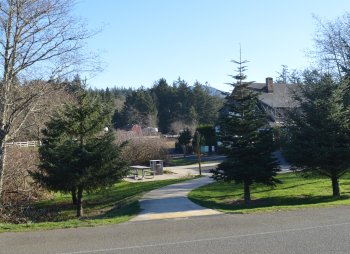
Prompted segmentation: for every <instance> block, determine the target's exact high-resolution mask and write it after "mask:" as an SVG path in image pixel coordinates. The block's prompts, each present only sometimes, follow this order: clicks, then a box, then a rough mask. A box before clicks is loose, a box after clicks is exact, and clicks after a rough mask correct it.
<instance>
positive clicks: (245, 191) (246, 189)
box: [243, 181, 251, 205]
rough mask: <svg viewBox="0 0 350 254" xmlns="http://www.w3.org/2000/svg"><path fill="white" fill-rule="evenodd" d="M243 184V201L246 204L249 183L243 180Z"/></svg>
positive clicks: (248, 201) (248, 196)
mask: <svg viewBox="0 0 350 254" xmlns="http://www.w3.org/2000/svg"><path fill="white" fill-rule="evenodd" d="M243 186H244V203H245V204H246V205H249V204H250V201H251V199H250V184H249V183H248V182H247V181H244V182H243Z"/></svg>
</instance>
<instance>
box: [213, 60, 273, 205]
mask: <svg viewBox="0 0 350 254" xmlns="http://www.w3.org/2000/svg"><path fill="white" fill-rule="evenodd" d="M234 62H235V63H237V64H239V67H238V74H237V75H235V76H232V77H233V78H234V79H236V81H237V82H236V83H233V84H232V85H233V86H234V90H233V91H232V93H231V94H230V95H228V96H227V98H226V103H225V107H226V111H227V114H226V116H224V117H223V118H222V119H221V120H220V133H219V140H220V141H221V143H222V149H223V152H224V154H225V155H227V159H226V160H225V161H224V162H222V163H221V164H219V166H218V168H217V169H215V170H213V171H212V172H213V178H214V179H215V180H217V181H226V182H232V181H234V182H235V183H243V186H244V201H245V203H246V204H249V203H250V201H251V198H250V185H251V184H253V183H254V182H256V183H262V184H265V185H275V184H276V183H278V182H279V181H278V180H277V179H276V178H275V176H276V174H277V172H278V171H279V168H278V165H277V163H276V160H275V159H274V158H273V157H272V154H271V153H272V152H273V140H272V131H271V129H270V128H269V127H268V124H267V118H266V115H265V113H264V112H263V111H262V110H261V109H260V108H259V107H258V106H257V104H258V97H257V96H258V95H257V94H256V93H254V92H253V91H251V90H249V89H247V88H246V86H247V85H248V84H249V82H244V79H245V78H246V76H245V74H244V71H245V66H242V64H244V63H246V61H243V62H242V61H239V62H236V61H234Z"/></svg>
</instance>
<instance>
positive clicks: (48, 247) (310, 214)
mask: <svg viewBox="0 0 350 254" xmlns="http://www.w3.org/2000/svg"><path fill="white" fill-rule="evenodd" d="M0 253H1V254H5V253H6V254H12V253H16V254H17V253H18V254H19V253H26V254H31V253H33V254H41V253H54V254H85V253H87V254H89V253H99V254H100V253H101V254H102V253H103V254H110V253H123V254H124V253H145V254H148V253H152V254H157V253H167V254H172V253H181V254H183V253H201V254H202V253H230V254H231V253H269V254H271V253H272V254H273V253H276V254H277V253H278V254H281V253H287V254H288V253H317V254H320V253H321V254H322V253H337V254H339V253H350V207H338V208H323V209H305V210H297V211H289V212H276V213H260V214H250V215H241V214H235V215H214V216H206V217H192V218H184V219H169V220H152V221H142V222H140V221H137V222H127V223H123V224H119V225H114V226H105V227H95V228H79V229H64V230H51V231H40V232H28V233H3V234H0Z"/></svg>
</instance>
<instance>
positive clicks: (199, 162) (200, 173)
mask: <svg viewBox="0 0 350 254" xmlns="http://www.w3.org/2000/svg"><path fill="white" fill-rule="evenodd" d="M197 159H198V168H199V175H200V176H201V175H202V162H201V153H200V152H199V153H197Z"/></svg>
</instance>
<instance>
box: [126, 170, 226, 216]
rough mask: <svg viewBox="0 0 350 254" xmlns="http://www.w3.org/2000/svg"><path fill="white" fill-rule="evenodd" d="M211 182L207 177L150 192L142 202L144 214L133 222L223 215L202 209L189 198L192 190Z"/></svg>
mask: <svg viewBox="0 0 350 254" xmlns="http://www.w3.org/2000/svg"><path fill="white" fill-rule="evenodd" d="M211 182H212V179H210V178H209V177H208V176H205V177H201V178H197V179H194V180H190V181H186V182H182V183H177V184H172V185H168V186H166V187H163V188H160V189H156V190H153V191H151V192H148V193H147V194H146V195H144V196H143V198H142V199H141V200H140V206H141V209H142V212H141V213H140V214H139V215H138V216H136V217H135V218H134V219H132V221H144V220H157V219H171V218H183V217H192V216H203V215H215V214H221V213H220V212H218V211H215V210H212V209H207V208H204V207H201V206H199V205H197V204H195V203H193V202H191V201H190V200H189V199H188V198H187V194H188V193H189V192H190V191H191V190H193V189H195V188H198V187H200V186H203V185H206V184H209V183H211Z"/></svg>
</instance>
